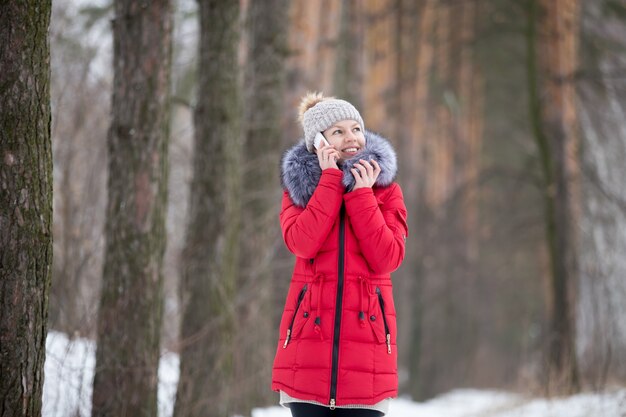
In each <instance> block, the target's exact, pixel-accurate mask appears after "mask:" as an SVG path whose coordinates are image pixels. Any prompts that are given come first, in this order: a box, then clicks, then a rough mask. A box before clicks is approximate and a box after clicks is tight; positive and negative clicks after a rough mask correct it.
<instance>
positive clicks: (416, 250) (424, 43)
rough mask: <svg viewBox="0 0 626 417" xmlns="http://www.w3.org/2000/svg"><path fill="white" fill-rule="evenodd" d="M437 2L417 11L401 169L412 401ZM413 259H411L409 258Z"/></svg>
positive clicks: (419, 381)
mask: <svg viewBox="0 0 626 417" xmlns="http://www.w3.org/2000/svg"><path fill="white" fill-rule="evenodd" d="M437 3H438V0H423V1H421V5H420V12H419V14H418V16H417V36H418V40H417V54H416V57H415V66H416V73H415V82H414V86H413V97H414V98H413V99H414V102H415V105H414V106H412V107H413V112H412V116H413V117H412V118H411V120H412V121H413V123H411V124H410V125H409V126H410V128H411V132H412V136H411V138H410V140H409V142H408V143H407V145H406V152H403V154H404V155H408V156H407V159H406V163H405V165H404V170H405V173H406V175H403V176H402V178H406V180H405V181H404V183H405V184H406V185H408V186H407V187H406V191H405V192H406V196H407V200H406V202H407V208H408V209H409V210H410V211H409V213H412V215H410V216H409V238H408V239H407V248H413V250H407V254H412V255H409V259H408V260H409V262H410V264H409V265H410V266H411V267H410V268H409V270H410V271H413V276H414V279H415V282H414V286H413V291H412V292H411V297H413V298H414V300H415V301H414V302H413V303H412V304H411V306H412V308H411V322H410V333H409V335H408V337H409V338H410V341H409V344H410V349H411V351H410V354H409V360H408V367H409V375H410V376H409V381H410V382H409V386H408V392H409V393H410V394H411V395H412V397H413V398H415V399H418V398H423V397H424V393H425V389H424V385H425V384H424V382H425V378H424V377H423V376H422V372H421V370H422V349H423V345H424V343H423V316H424V314H423V312H424V308H425V306H424V302H425V299H424V295H423V287H424V279H425V267H424V266H425V265H424V264H425V256H424V255H425V251H426V248H427V247H428V239H427V234H426V231H427V230H428V227H429V226H428V225H429V223H428V222H427V221H426V216H427V207H426V198H425V196H426V181H427V179H426V176H425V173H426V172H427V168H426V157H425V151H426V144H427V143H426V136H427V132H428V131H429V123H428V120H429V105H428V104H429V97H430V88H429V83H428V80H429V78H430V76H431V72H432V67H433V63H434V44H433V37H434V36H433V29H434V27H435V11H436V7H437ZM412 258H414V259H412Z"/></svg>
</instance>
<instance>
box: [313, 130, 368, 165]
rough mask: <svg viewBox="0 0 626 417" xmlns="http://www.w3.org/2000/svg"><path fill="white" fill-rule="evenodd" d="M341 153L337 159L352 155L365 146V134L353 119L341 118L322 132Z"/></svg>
mask: <svg viewBox="0 0 626 417" xmlns="http://www.w3.org/2000/svg"><path fill="white" fill-rule="evenodd" d="M322 133H323V134H324V137H325V138H326V140H328V143H330V144H331V145H332V146H333V147H334V148H335V149H336V150H338V151H339V154H340V155H341V157H340V159H339V161H345V160H346V159H350V158H352V157H354V156H355V155H356V154H357V153H359V152H360V151H361V150H362V149H363V148H364V147H365V136H363V129H362V128H361V125H359V123H358V122H356V121H355V120H342V121H340V122H336V123H335V124H334V125H332V126H331V127H329V128H328V129H326V130H325V131H323V132H322Z"/></svg>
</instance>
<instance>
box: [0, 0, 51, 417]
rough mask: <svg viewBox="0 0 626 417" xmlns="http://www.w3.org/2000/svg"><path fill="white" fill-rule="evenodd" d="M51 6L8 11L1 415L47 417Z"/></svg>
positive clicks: (0, 258)
mask: <svg viewBox="0 0 626 417" xmlns="http://www.w3.org/2000/svg"><path fill="white" fill-rule="evenodd" d="M50 10H51V2H50V1H49V0H48V1H40V0H30V1H23V2H5V3H4V4H3V5H2V6H1V7H0V74H2V82H1V83H0V108H1V109H2V111H0V158H1V159H0V190H1V191H0V375H1V377H0V398H2V406H1V407H0V416H2V417H4V416H40V415H41V404H42V391H43V377H44V375H43V367H44V361H45V347H46V335H47V333H48V326H47V321H48V295H49V288H50V279H51V266H52V144H51V140H50V48H49V43H48V26H49V24H50Z"/></svg>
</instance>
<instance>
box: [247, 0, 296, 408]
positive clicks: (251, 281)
mask: <svg viewBox="0 0 626 417" xmlns="http://www.w3.org/2000/svg"><path fill="white" fill-rule="evenodd" d="M287 11H288V2H287V1H286V0H271V1H260V0H252V1H251V2H250V7H249V9H248V16H247V22H246V23H247V33H248V54H247V59H248V60H247V62H246V69H245V78H244V83H245V84H244V85H245V86H244V88H245V92H246V108H245V146H244V149H245V154H244V158H245V163H244V166H245V176H244V181H243V198H242V201H243V211H242V213H243V220H244V221H243V233H242V236H241V248H242V255H243V256H242V262H241V265H242V267H243V268H244V269H243V273H242V274H241V282H240V285H239V289H240V291H239V293H240V294H241V296H240V298H239V307H240V320H239V322H240V323H247V324H248V326H242V327H241V329H240V330H241V332H240V335H239V337H238V340H239V341H238V343H237V346H238V351H237V352H238V354H239V356H238V358H237V381H238V385H239V388H240V390H241V391H240V393H239V401H238V404H239V406H238V409H237V411H238V412H239V413H242V414H244V415H248V414H249V413H250V411H251V409H252V407H255V406H262V405H269V404H271V402H272V399H273V398H274V397H273V394H272V392H271V390H269V389H268V385H267V384H268V383H269V382H270V380H271V367H272V361H273V358H274V354H275V348H276V337H275V335H276V329H277V328H278V324H279V320H280V313H282V311H281V310H278V309H277V308H275V306H280V305H282V303H283V301H284V292H281V293H279V292H278V291H276V287H277V286H278V285H280V283H279V282H277V281H276V280H275V276H276V274H275V273H274V267H273V265H274V261H275V260H276V254H277V251H278V249H279V248H281V247H282V245H283V242H282V239H281V236H280V229H279V227H278V224H277V216H278V212H279V211H280V201H281V189H280V186H279V183H278V181H277V177H276V172H277V165H278V162H279V161H280V151H281V144H282V139H283V137H282V136H283V128H282V126H283V123H282V120H283V112H284V110H283V104H284V101H283V100H284V90H285V70H284V68H285V60H286V51H287V30H288V27H289V26H288V20H287V16H288V15H287ZM283 288H284V286H283Z"/></svg>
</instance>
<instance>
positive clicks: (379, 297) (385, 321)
mask: <svg viewBox="0 0 626 417" xmlns="http://www.w3.org/2000/svg"><path fill="white" fill-rule="evenodd" d="M376 295H378V304H380V311H381V313H382V314H383V323H384V324H385V335H386V339H387V353H388V354H390V355H391V332H390V331H389V326H388V325H387V316H386V314H385V301H384V300H383V294H382V292H381V291H380V288H379V287H376Z"/></svg>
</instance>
